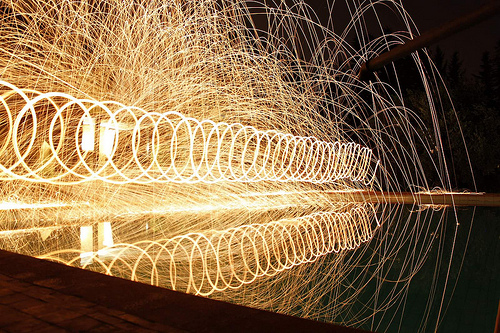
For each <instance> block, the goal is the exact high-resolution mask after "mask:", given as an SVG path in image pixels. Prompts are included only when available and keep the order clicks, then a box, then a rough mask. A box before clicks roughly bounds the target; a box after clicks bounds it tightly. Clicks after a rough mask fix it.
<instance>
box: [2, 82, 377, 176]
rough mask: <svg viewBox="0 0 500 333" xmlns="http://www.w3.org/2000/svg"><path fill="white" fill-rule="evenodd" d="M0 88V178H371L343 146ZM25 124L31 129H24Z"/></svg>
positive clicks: (363, 162) (364, 158)
mask: <svg viewBox="0 0 500 333" xmlns="http://www.w3.org/2000/svg"><path fill="white" fill-rule="evenodd" d="M0 86H3V87H4V88H8V89H9V90H8V91H7V92H4V93H3V95H2V96H1V97H0V102H1V104H2V106H3V108H2V109H1V110H0V112H3V113H6V117H5V116H4V117H5V118H7V119H8V125H9V130H8V135H7V136H6V137H5V138H4V139H3V141H4V142H3V144H2V145H1V148H0V170H1V172H2V173H1V174H0V179H2V180H15V179H22V180H27V181H30V182H48V183H52V184H75V183H80V182H84V181H89V180H96V179H99V180H103V181H106V182H110V183H115V184H125V183H153V182H154V183H163V182H178V183H197V182H205V183H213V182H220V181H230V182H231V181H236V182H255V181H300V182H311V183H331V182H335V181H339V180H347V179H348V180H351V181H364V182H365V184H366V183H369V182H370V181H371V180H372V178H373V174H374V172H375V170H373V167H372V162H374V161H375V159H374V156H373V153H372V150H371V149H369V148H366V147H363V146H361V145H359V144H356V143H352V142H349V143H346V142H338V141H337V142H334V143H330V142H324V141H321V140H319V139H317V138H315V137H301V136H294V135H292V134H284V133H280V132H277V131H275V130H267V131H261V130H258V129H256V128H255V127H252V126H245V125H242V124H240V123H233V124H228V123H224V122H221V123H215V122H213V121H211V120H202V121H199V120H197V119H195V118H191V117H186V116H184V115H182V114H180V113H178V112H173V111H171V112H165V113H159V112H146V111H145V110H142V109H140V108H137V107H130V106H125V105H123V104H121V103H118V102H114V101H106V102H98V101H93V100H89V99H77V98H75V97H73V96H71V95H68V94H65V93H55V92H52V93H40V92H37V91H33V90H25V89H19V88H17V87H16V86H14V85H12V84H10V83H8V82H3V81H0ZM28 122H29V123H30V124H31V127H27V126H25V124H26V123H28ZM96 124H100V126H99V139H98V141H99V153H98V154H95V153H94V146H95V142H96V138H95V136H96V133H97V131H96ZM35 142H37V143H38V144H35ZM12 152H14V154H12ZM12 155H13V156H12ZM96 155H97V156H96ZM377 165H378V164H377ZM377 165H376V166H375V169H376V167H377Z"/></svg>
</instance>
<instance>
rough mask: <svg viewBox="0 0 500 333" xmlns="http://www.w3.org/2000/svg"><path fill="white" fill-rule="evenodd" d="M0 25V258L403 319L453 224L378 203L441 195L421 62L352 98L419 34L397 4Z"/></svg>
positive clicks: (140, 13)
mask: <svg viewBox="0 0 500 333" xmlns="http://www.w3.org/2000/svg"><path fill="white" fill-rule="evenodd" d="M0 6H1V7H2V13H3V15H2V16H0V248H2V249H7V250H10V251H15V252H19V253H23V254H27V255H32V256H36V257H42V258H47V259H51V260H56V261H60V262H63V263H66V264H69V265H73V266H79V267H85V268H87V269H91V270H96V271H99V272H103V273H107V274H112V275H116V276H121V277H125V278H129V279H133V280H138V281H142V282H146V283H152V284H156V285H159V286H163V287H167V288H173V289H176V290H181V291H186V292H189V293H194V294H199V295H209V296H210V297H212V298H216V299H221V300H225V301H230V302H234V303H238V304H242V305H247V306H251V307H256V308H261V309H266V310H271V311H277V312H282V313H286V314H291V315H296V316H301V317H307V318H311V319H319V320H326V321H333V322H338V323H342V324H345V325H349V326H351V325H352V326H359V327H363V328H365V329H368V330H372V331H383V327H382V326H384V325H386V324H385V323H386V322H388V321H389V320H386V319H387V318H388V317H391V316H392V314H391V313H390V312H389V310H390V309H396V311H397V313H398V314H397V316H399V313H400V312H401V311H399V309H405V306H404V302H406V300H407V297H406V295H408V289H407V288H408V286H409V283H410V281H411V280H412V277H413V276H414V275H415V274H416V273H417V272H418V270H419V269H420V268H421V267H422V266H423V263H424V261H425V258H428V257H429V256H430V255H429V254H430V253H431V248H432V246H433V244H434V243H435V242H436V241H435V239H436V238H435V237H434V235H441V234H442V232H441V231H442V229H441V228H444V227H443V226H445V225H447V223H442V222H440V221H438V220H436V219H434V218H433V217H432V214H434V216H435V217H437V215H440V214H441V213H438V212H430V211H429V210H425V211H421V210H418V209H415V210H414V209H412V210H411V211H410V210H408V209H407V207H403V206H401V207H400V206H397V205H392V204H387V202H386V201H384V200H385V198H386V194H387V193H393V192H406V191H414V189H419V191H420V190H428V189H430V188H432V187H433V186H439V187H440V188H442V189H444V190H445V191H449V190H451V188H452V187H453V186H452V182H451V178H450V174H451V173H450V171H449V165H450V159H449V156H448V154H449V153H450V154H451V152H449V151H448V149H447V148H445V146H446V142H443V139H442V138H443V137H444V133H445V130H446V132H449V133H452V131H454V128H455V127H453V126H454V125H456V120H455V119H454V118H453V117H452V118H453V119H452V118H449V115H450V114H453V112H451V113H450V110H448V109H447V105H448V104H449V103H447V102H449V99H448V98H447V97H446V94H443V92H444V91H445V90H443V89H442V86H441V84H440V82H439V79H438V78H439V75H438V73H437V72H436V71H435V67H434V66H433V65H432V61H430V58H429V54H428V52H427V51H426V50H423V51H422V52H419V53H418V54H414V55H413V58H412V59H413V64H412V61H409V62H407V63H406V62H405V72H404V73H405V77H404V80H400V79H402V76H401V75H400V74H401V73H399V74H398V71H399V69H400V66H399V64H395V65H394V66H391V67H390V68H389V67H387V68H386V69H387V70H386V71H384V72H383V73H382V72H379V73H375V74H374V77H373V78H372V79H371V80H370V82H364V81H360V80H359V79H358V76H357V74H358V72H359V68H360V67H361V65H362V64H363V63H365V62H366V61H367V60H369V59H372V58H373V57H375V56H376V55H378V54H381V53H382V52H385V51H387V50H389V49H392V48H394V47H396V46H397V45H400V44H402V43H404V42H405V41H406V40H409V39H413V38H414V37H415V36H416V35H418V34H419V32H418V29H417V27H416V26H415V24H414V22H413V21H412V19H411V17H410V15H409V14H408V13H407V11H406V10H405V8H404V7H403V4H402V3H401V1H396V0H383V1H350V0H345V1H326V2H325V4H323V5H322V6H323V7H322V9H321V10H323V9H325V8H327V10H328V11H329V13H327V12H325V14H329V15H328V17H329V20H328V22H326V21H325V22H323V21H322V20H321V17H320V16H321V15H319V16H317V15H316V14H315V13H314V10H313V8H312V7H311V6H310V4H308V2H306V1H303V0H290V1H260V0H257V1H247V0H245V1H240V0H223V1H219V0H183V1H172V0H162V1H160V0H148V1H142V0H101V1H93V0H80V1H72V0H40V1H7V0H0ZM325 6H326V7H325ZM379 14H380V15H379ZM387 19H389V20H391V21H390V22H391V27H392V28H394V29H395V30H394V32H390V31H388V30H387V29H385V28H384V27H385V26H386V24H385V22H383V21H384V20H385V21H387ZM374 22H375V23H378V24H375V25H373V24H371V23H374ZM412 67H413V70H414V71H415V76H413V74H412V75H409V76H406V75H407V74H408V73H413V72H412V71H411V70H412ZM419 75H420V77H421V80H418V79H416V78H418V76H419ZM408 81H411V87H416V86H418V87H419V88H421V89H419V90H418V91H416V94H415V95H413V93H410V92H409V91H408V90H407V88H408V86H406V84H407V83H408ZM412 89H413V88H412ZM450 122H452V123H451V124H450ZM449 125H451V127H448V126H449ZM464 148H465V147H464ZM450 156H452V155H450ZM355 191H362V192H365V191H370V192H371V191H376V192H379V193H382V196H380V197H379V196H377V198H376V199H375V200H371V201H370V202H371V203H373V205H371V204H368V203H366V202H365V203H363V204H360V200H358V201H356V199H355V198H356V197H362V195H361V196H356V195H355V194H353V192H355ZM363 200H364V199H363ZM377 202H378V203H377ZM443 214H444V213H443ZM104 225H105V226H106V227H104ZM104 230H106V232H104ZM113 242H114V243H115V245H112V244H113ZM446 243H447V242H442V244H446ZM110 244H111V245H110ZM443 253H444V252H443ZM437 270H438V269H437V268H436V272H435V275H436V276H439V272H438V271H437ZM433 283H434V282H433ZM437 285H438V283H437V282H436V283H435V284H433V286H431V290H432V294H430V295H429V304H430V303H432V302H433V301H435V299H433V298H435V297H437V296H435V295H437V294H438V293H436V292H435V290H438V289H436V286H437ZM445 294H447V293H443V297H444V295H445ZM434 303H435V302H434ZM426 311H427V310H426ZM386 312H387V316H386V317H384V316H385V313H386ZM394 316H396V315H394ZM429 318H432V316H431V315H429V313H426V314H425V319H424V320H423V322H426V321H427V320H428V319H429ZM392 319H394V320H392ZM390 321H391V322H401V321H400V320H396V317H391V320H390ZM363 325H364V326H363ZM388 325H390V324H388ZM422 325H423V326H422V327H424V329H421V330H420V331H427V330H428V328H429V327H427V326H425V325H426V323H423V324H422ZM436 327H437V326H436Z"/></svg>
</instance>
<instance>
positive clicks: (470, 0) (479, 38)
mask: <svg viewBox="0 0 500 333" xmlns="http://www.w3.org/2000/svg"><path fill="white" fill-rule="evenodd" d="M327 1H328V0H306V2H307V3H308V4H309V5H311V7H312V8H313V9H314V11H315V12H316V13H317V14H318V16H319V18H320V19H321V20H322V21H323V22H326V20H327V19H328V16H329V13H328V10H327V9H326V8H327V5H326V3H327ZM487 2H488V0H402V3H403V6H404V7H405V8H406V10H407V11H408V13H409V14H410V16H411V17H412V18H413V20H414V22H415V24H416V25H417V27H418V29H419V30H420V33H423V32H425V31H427V30H429V29H431V28H434V27H437V26H440V25H441V24H443V23H446V22H447V21H449V20H452V19H454V18H457V17H459V16H462V15H464V14H467V13H470V12H472V11H474V10H475V9H477V8H479V7H480V6H481V5H483V4H485V3H487ZM342 7H343V3H342V1H336V4H335V7H334V8H335V12H334V15H333V16H334V19H335V21H342V16H345V15H346V14H347V15H348V13H347V12H346V11H345V10H344V8H342ZM377 12H378V13H380V15H381V20H382V24H383V25H384V26H388V27H391V28H393V29H395V30H396V29H397V28H398V22H395V16H394V15H393V14H391V13H389V11H384V8H383V6H378V7H377ZM368 20H370V18H369V17H368ZM341 25H342V22H341ZM375 30H377V29H376V28H375V29H373V32H372V31H369V32H370V33H373V34H374V35H377V31H375ZM498 40H500V15H497V16H495V17H493V18H490V19H488V20H487V21H484V22H482V23H480V24H478V25H476V26H474V27H471V28H469V29H467V30H463V31H461V32H459V33H457V34H456V35H453V36H451V37H448V38H447V39H445V40H443V41H441V42H439V43H438V44H434V45H433V46H431V49H434V48H435V47H436V46H437V45H439V46H440V47H441V49H442V50H443V51H444V53H445V56H447V57H451V55H452V54H453V52H455V51H458V52H459V56H460V59H461V60H462V61H463V68H464V69H465V70H466V72H467V74H468V75H473V74H477V73H478V71H479V68H480V67H479V66H480V61H481V57H482V54H483V52H484V51H490V55H493V52H494V49H495V45H496V43H497V41H498Z"/></svg>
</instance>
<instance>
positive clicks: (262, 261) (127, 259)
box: [40, 205, 380, 296]
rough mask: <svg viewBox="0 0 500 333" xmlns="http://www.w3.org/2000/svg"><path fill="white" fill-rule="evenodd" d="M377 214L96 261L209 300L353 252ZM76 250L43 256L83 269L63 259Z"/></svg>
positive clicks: (128, 247)
mask: <svg viewBox="0 0 500 333" xmlns="http://www.w3.org/2000/svg"><path fill="white" fill-rule="evenodd" d="M374 213H375V210H374V207H373V206H372V205H364V206H363V205H361V206H352V207H351V208H347V209H341V210H338V211H331V212H318V213H314V214H311V215H308V216H303V217H299V218H290V219H284V220H280V221H275V222H270V223H266V224H250V225H244V226H240V227H234V228H229V229H227V230H222V231H207V232H196V233H189V234H186V235H180V236H176V237H173V238H171V239H160V240H155V241H149V240H147V241H139V242H136V243H133V244H116V245H113V246H111V247H106V248H104V249H102V250H100V251H98V252H96V253H94V254H93V256H92V259H93V260H96V261H98V262H99V265H100V267H98V270H99V271H102V272H104V273H106V274H116V275H118V276H122V277H125V278H129V279H131V280H136V281H137V280H140V281H143V282H147V283H151V284H155V285H161V286H163V287H168V288H172V289H174V290H181V291H184V292H190V293H195V294H199V295H204V296H208V295H210V294H212V293H213V292H215V291H224V290H226V289H228V288H230V289H238V288H240V287H241V286H243V285H244V284H248V283H252V282H253V281H255V279H257V278H259V277H264V276H267V277H270V276H274V275H276V274H277V273H279V272H281V271H283V270H286V269H290V268H292V267H294V266H297V265H301V264H305V263H310V262H314V261H316V260H317V259H318V257H321V256H324V255H326V254H329V253H333V252H334V253H339V252H341V251H345V250H353V249H355V248H357V247H359V246H360V244H362V243H364V242H367V241H369V240H370V239H371V238H372V236H373V232H374V230H375V229H376V227H378V226H380V224H379V221H378V220H377V219H376V217H375V216H374ZM373 220H375V221H376V225H375V222H373ZM372 223H373V224H374V225H375V226H372ZM74 252H75V251H72V250H70V251H57V252H53V253H49V254H46V255H43V256H40V258H43V259H51V260H57V261H61V262H64V263H65V264H68V265H79V263H80V262H79V259H80V255H77V256H75V257H73V258H71V259H69V260H65V259H63V258H64V257H67V255H68V254H71V253H73V254H74ZM93 260H88V261H87V262H92V261H93ZM87 265H88V264H85V265H84V266H83V267H84V268H85V267H86V266H87ZM145 267H147V269H148V270H147V271H145V270H144V269H145Z"/></svg>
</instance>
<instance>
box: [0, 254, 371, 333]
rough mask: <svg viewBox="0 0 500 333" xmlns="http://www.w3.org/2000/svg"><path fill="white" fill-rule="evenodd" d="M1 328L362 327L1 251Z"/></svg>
mask: <svg viewBox="0 0 500 333" xmlns="http://www.w3.org/2000/svg"><path fill="white" fill-rule="evenodd" d="M0 332H288V333H293V332H316V333H321V332H336V333H361V332H364V331H360V330H357V329H352V328H345V327H341V326H337V325H332V324H327V323H321V322H316V321H312V320H307V319H301V318H296V317H291V316H286V315H283V314H278V313H272V312H268V311H263V310H257V309H252V308H248V307H244V306H240V305H235V304H230V303H226V302H221V301H217V300H213V299H208V298H204V297H198V296H194V295H188V294H184V293H180V292H176V291H172V290H167V289H163V288H158V287H154V286H150V285H146V284H142V283H137V282H132V281H128V280H124V279H120V278H116V277H112V276H106V275H103V274H99V273H95V272H91V271H87V270H82V269H79V268H75V267H68V266H65V265H62V264H58V263H54V262H49V261H45V260H40V259H36V258H32V257H28V256H24V255H20V254H15V253H11V252H6V251H2V250H0Z"/></svg>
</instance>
